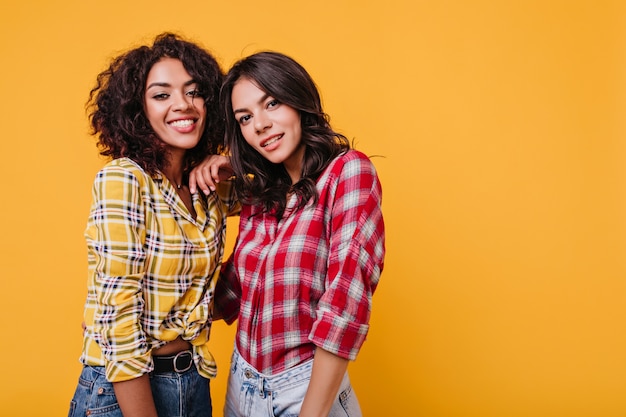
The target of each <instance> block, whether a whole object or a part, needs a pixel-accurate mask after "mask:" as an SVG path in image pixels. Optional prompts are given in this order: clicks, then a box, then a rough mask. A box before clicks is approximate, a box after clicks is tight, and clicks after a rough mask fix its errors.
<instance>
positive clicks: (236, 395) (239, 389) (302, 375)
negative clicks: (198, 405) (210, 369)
mask: <svg viewBox="0 0 626 417" xmlns="http://www.w3.org/2000/svg"><path fill="white" fill-rule="evenodd" d="M312 369H313V360H312V359H311V360H308V361H306V362H303V363H301V364H300V365H297V366H294V367H293V368H290V369H287V370H285V371H283V372H280V373H278V374H276V375H272V376H267V375H264V374H262V373H260V372H258V371H257V370H256V369H254V368H253V367H252V365H250V364H249V363H248V362H246V361H245V360H244V359H243V358H242V357H241V355H240V354H239V352H238V351H237V349H236V348H235V350H234V351H233V356H232V360H231V366H230V375H229V377H228V388H227V391H226V403H225V405H224V417H297V416H298V415H299V414H300V408H301V406H302V401H303V400H304V396H305V394H306V391H307V388H308V387H309V380H310V379H311V370H312ZM328 416H329V417H361V416H362V414H361V408H360V406H359V401H358V399H357V398H356V394H355V393H354V392H353V390H352V386H351V385H350V378H349V377H348V373H347V372H346V374H345V375H344V377H343V381H342V382H341V387H340V388H339V393H338V394H337V398H336V399H335V401H334V403H333V406H332V408H331V410H330V414H329V415H328Z"/></svg>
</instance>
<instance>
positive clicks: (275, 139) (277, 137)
mask: <svg viewBox="0 0 626 417" xmlns="http://www.w3.org/2000/svg"><path fill="white" fill-rule="evenodd" d="M282 137H283V135H280V136H276V137H275V138H274V139H272V140H270V141H268V142H265V143H264V144H263V145H261V148H265V147H266V146H269V145H271V144H272V143H274V142H276V141H277V140H278V139H280V138H282Z"/></svg>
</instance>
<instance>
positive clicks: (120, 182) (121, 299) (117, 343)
mask: <svg viewBox="0 0 626 417" xmlns="http://www.w3.org/2000/svg"><path fill="white" fill-rule="evenodd" d="M140 178H143V177H140V176H136V175H135V172H133V171H132V170H131V169H129V168H128V167H121V166H109V167H105V168H104V169H103V170H102V171H101V172H100V173H99V174H98V176H97V177H96V180H95V182H94V187H93V204H92V208H91V212H90V216H89V222H88V226H87V230H86V232H85V234H86V239H87V244H88V253H89V256H88V260H89V273H90V284H89V297H88V299H89V300H90V301H89V302H88V308H87V309H86V315H85V321H86V325H87V331H88V332H89V333H90V334H91V338H92V339H93V341H94V342H96V343H97V347H98V349H97V350H98V351H97V352H96V346H95V344H94V350H93V351H92V352H91V354H93V355H95V356H98V357H99V356H101V355H102V356H104V358H105V360H106V364H105V368H106V377H107V379H108V380H109V381H111V382H119V381H129V380H132V379H136V378H138V377H140V376H142V375H143V374H146V373H148V372H149V371H150V370H151V369H152V358H151V352H150V350H149V346H148V345H147V343H146V338H145V334H144V331H143V327H142V325H141V317H142V315H144V314H146V312H145V311H144V305H145V304H144V299H143V278H144V275H145V261H146V253H145V251H144V248H143V242H144V241H145V218H144V209H143V207H142V206H143V203H142V197H141V180H140Z"/></svg>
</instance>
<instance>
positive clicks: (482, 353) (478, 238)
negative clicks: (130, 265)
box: [0, 0, 626, 417]
mask: <svg viewBox="0 0 626 417" xmlns="http://www.w3.org/2000/svg"><path fill="white" fill-rule="evenodd" d="M163 30H173V31H178V32H180V33H182V34H184V35H186V36H187V37H190V38H192V39H195V40H196V41H199V42H201V43H203V44H204V45H205V46H206V47H208V48H210V49H211V50H213V51H214V52H215V54H216V55H217V57H218V58H219V60H220V62H221V63H222V64H223V65H224V67H228V66H230V65H231V64H232V63H233V62H234V60H236V59H237V58H239V57H241V56H244V55H248V54H249V53H252V52H255V51H257V50H260V49H275V50H279V51H282V52H285V53H288V54H290V55H292V56H294V57H295V58H296V59H298V60H299V61H300V62H301V63H302V64H304V65H305V67H307V68H308V69H309V70H310V72H311V74H312V75H313V77H314V78H315V80H316V81H317V83H318V85H319V87H320V89H321V91H322V94H323V99H324V103H325V106H326V110H327V111H328V112H329V113H330V114H331V117H332V122H333V124H334V126H335V127H336V128H337V129H338V130H340V131H342V132H343V133H345V134H346V135H348V137H350V138H354V139H355V142H356V144H357V147H358V148H359V149H361V150H363V151H365V152H366V153H368V154H372V155H374V154H376V155H383V156H384V158H382V157H381V158H376V159H374V162H375V164H376V166H377V168H378V170H379V174H380V177H381V180H382V182H383V187H384V212H385V216H386V224H387V233H388V245H387V249H388V255H387V258H386V268H385V271H384V273H383V277H382V280H381V284H380V287H379V290H378V292H377V293H376V294H375V297H374V312H373V319H372V326H371V331H370V335H369V337H368V340H367V342H366V343H365V346H364V348H363V350H362V352H361V354H360V356H359V358H358V359H357V361H356V362H355V363H353V364H351V365H350V372H351V375H352V379H353V383H354V385H355V387H356V390H357V393H358V395H359V397H360V399H361V403H362V407H363V410H364V413H365V415H366V416H385V417H395V416H424V417H474V416H476V417H502V416H506V417H528V416H533V417H560V416H563V417H595V416H600V417H618V416H620V417H621V416H624V415H626V395H624V387H626V260H625V254H626V169H625V167H626V143H625V138H626V122H625V114H624V113H625V110H626V59H625V56H626V3H624V2H623V1H603V0H589V1H576V0H562V1H553V0H537V1H515V2H509V1H499V0H483V1H479V0H477V1H472V0H467V1H465V0H457V1H453V0H441V1H416V0H404V1H402V0H385V1H367V0H359V1H357V0H353V1H341V0H332V1H331V0H322V1H315V2H313V1H307V2H304V1H302V2H300V1H293V0H289V1H286V0H275V1H270V2H258V1H248V0H241V1H232V2H227V1H220V2H213V1H208V0H207V1H196V2H187V3H184V2H182V3H181V2H171V1H162V0H150V1H144V0H142V1H126V0H108V1H106V2H96V1H85V0H74V1H68V0H66V1H63V0H61V1H47V0H40V1H35V0H24V1H21V2H11V3H9V2H8V1H7V0H2V3H1V4H0V31H1V32H0V34H1V36H0V52H1V55H0V56H1V57H2V58H1V62H2V64H1V69H0V71H1V72H0V74H1V76H0V121H1V123H0V126H1V128H0V132H1V134H0V137H1V139H2V143H1V147H2V157H1V162H0V192H1V194H2V203H1V204H0V256H1V264H0V275H1V279H0V297H1V300H0V315H1V318H2V319H1V320H0V335H2V342H1V343H0V372H1V374H2V376H1V377H0V378H1V379H2V381H3V386H4V388H3V389H2V390H0V404H1V407H0V414H2V415H6V416H35V415H50V416H52V415H54V416H62V415H66V413H67V406H68V402H69V400H70V397H71V395H72V392H73V390H74V386H75V383H76V379H77V377H78V373H79V368H80V366H79V364H78V362H77V359H78V356H79V353H80V322H81V312H82V304H83V298H84V291H85V288H84V287H85V279H86V254H85V247H84V240H83V236H82V233H83V230H84V226H85V221H86V216H87V210H88V206H89V198H90V195H89V192H90V186H91V182H92V179H93V175H94V174H95V172H96V171H97V170H98V168H99V167H100V166H101V165H102V164H103V160H102V159H100V158H99V157H98V156H97V151H96V148H95V146H94V142H93V140H92V139H91V138H90V137H89V136H88V134H87V122H86V117H85V113H84V108H83V104H84V102H85V100H86V98H87V93H88V91H89V89H90V88H91V87H92V84H93V81H94V79H95V76H96V74H97V73H98V72H99V71H100V70H102V69H103V67H104V65H105V64H106V62H107V60H108V58H109V57H111V56H112V55H114V54H116V53H118V52H120V51H122V50H125V49H127V48H128V47H131V46H134V45H136V44H137V43H138V42H141V41H145V40H148V39H151V38H152V37H153V36H154V35H155V34H157V33H159V32H161V31H163ZM234 230H235V229H234V228H231V231H234ZM233 235H234V233H232V232H231V234H230V237H229V242H230V243H229V244H230V245H232V238H234V236H233ZM233 330H234V329H233V328H230V327H226V326H224V325H223V324H222V323H218V324H217V325H216V327H215V329H214V332H213V334H212V340H213V342H212V343H213V346H214V351H215V353H216V356H217V359H218V361H219V366H220V367H221V368H220V369H221V374H220V376H219V377H218V379H217V380H215V382H214V384H213V397H214V401H215V405H216V410H217V411H216V413H215V415H216V416H219V415H221V407H222V404H223V395H224V386H225V375H226V370H227V367H228V361H229V354H230V351H231V344H232V339H233Z"/></svg>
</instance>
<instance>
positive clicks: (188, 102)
mask: <svg viewBox="0 0 626 417" xmlns="http://www.w3.org/2000/svg"><path fill="white" fill-rule="evenodd" d="M192 100H193V98H191V97H187V96H186V95H185V94H181V95H177V96H176V98H175V102H174V105H173V106H172V107H173V108H174V110H178V111H186V110H188V109H189V108H190V107H191V106H192V105H193V103H192Z"/></svg>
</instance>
